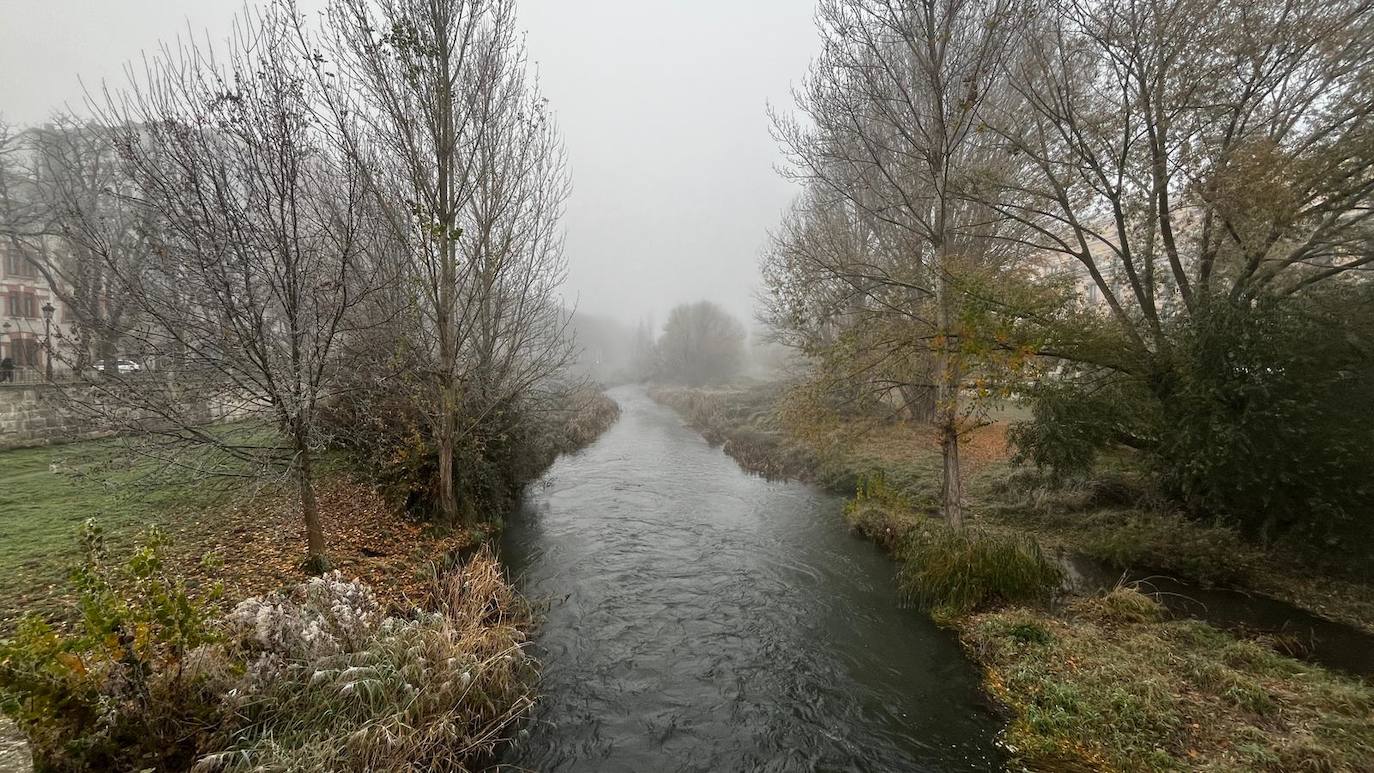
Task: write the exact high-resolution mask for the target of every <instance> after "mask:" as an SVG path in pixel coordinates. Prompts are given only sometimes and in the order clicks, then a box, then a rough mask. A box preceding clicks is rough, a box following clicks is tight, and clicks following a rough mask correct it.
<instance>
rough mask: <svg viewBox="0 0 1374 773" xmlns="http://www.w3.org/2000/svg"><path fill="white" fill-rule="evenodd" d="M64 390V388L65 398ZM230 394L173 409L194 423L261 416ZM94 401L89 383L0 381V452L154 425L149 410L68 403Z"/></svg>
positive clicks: (193, 400)
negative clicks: (73, 384)
mask: <svg viewBox="0 0 1374 773" xmlns="http://www.w3.org/2000/svg"><path fill="white" fill-rule="evenodd" d="M64 389H65V390H67V392H68V394H66V395H65V396H64V394H63V390H64ZM73 390H74V391H73ZM66 398H71V400H70V401H69V400H68V399H66ZM232 398H233V396H232V395H224V394H220V395H217V396H216V398H214V399H211V400H206V399H204V398H201V399H198V400H196V399H188V400H187V401H186V402H183V403H181V404H180V405H179V406H178V408H177V413H178V414H179V415H181V416H182V417H183V418H185V419H189V420H191V421H194V422H195V423H196V424H222V423H228V422H234V421H242V420H245V419H249V418H252V417H254V416H260V415H262V412H261V411H255V410H253V409H254V408H256V407H257V406H254V405H253V404H252V402H251V401H248V400H246V399H232ZM97 399H99V398H97V397H96V396H95V391H94V390H93V389H92V388H91V387H83V386H72V385H67V386H64V387H54V386H51V385H47V384H0V450H6V449H10V448H30V447H33V446H45V445H52V444H54V443H72V442H75V441H78V440H94V439H95V438H101V437H109V436H111V435H113V434H115V433H116V430H118V431H120V432H138V431H140V428H145V427H147V426H149V425H151V424H155V423H159V422H158V421H157V420H156V419H155V418H154V417H153V415H152V414H148V413H142V412H140V411H139V410H138V409H137V408H135V407H133V406H132V405H118V406H115V407H114V409H113V410H107V409H108V408H109V407H110V406H108V405H107V406H105V408H101V409H98V410H91V409H90V406H89V405H88V406H87V409H86V410H77V409H74V408H73V407H72V403H73V402H75V403H76V404H78V405H80V404H83V403H85V404H90V403H92V402H93V401H95V400H97ZM107 399H111V398H107ZM94 417H103V418H94Z"/></svg>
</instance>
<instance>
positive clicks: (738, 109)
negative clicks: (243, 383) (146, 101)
mask: <svg viewBox="0 0 1374 773" xmlns="http://www.w3.org/2000/svg"><path fill="white" fill-rule="evenodd" d="M322 6H323V2H322V0H307V1H306V2H303V3H302V7H303V8H304V9H306V10H308V11H312V12H314V11H317V10H318V9H319V8H320V7H322ZM238 8H239V6H237V5H236V4H234V3H227V2H222V0H119V1H118V2H96V1H95V0H0V72H3V77H0V115H4V116H5V118H6V119H7V120H9V121H10V122H11V123H15V124H21V125H22V124H32V123H37V122H41V121H43V120H44V119H45V118H46V117H47V116H48V115H49V114H50V113H51V112H52V111H53V110H54V109H57V108H60V107H61V106H63V105H64V104H70V105H73V106H74V107H79V106H80V104H81V102H82V99H83V97H82V93H83V92H82V87H81V81H82V80H84V82H85V83H86V84H87V85H88V86H91V85H96V84H99V82H100V81H101V80H102V79H104V80H107V81H109V82H110V83H112V84H115V85H118V84H120V83H122V82H123V80H124V75H123V72H124V69H123V68H124V66H125V64H126V63H128V62H130V61H135V62H136V60H137V59H138V58H139V57H140V55H141V52H143V51H151V50H153V49H154V48H156V46H157V45H158V42H159V41H161V40H171V39H173V38H174V37H175V36H177V35H178V34H185V33H186V32H187V31H188V30H191V31H194V32H196V33H197V34H198V35H202V36H204V35H208V37H209V38H210V39H211V40H216V39H219V38H222V37H223V36H225V34H226V33H227V31H228V29H229V27H230V25H231V22H232V18H233V16H234V13H235V11H236V10H238ZM520 17H521V21H522V25H523V26H524V27H525V28H526V29H527V30H528V44H529V51H530V55H531V57H532V59H533V60H534V61H536V62H537V63H538V68H539V71H540V74H541V78H542V82H543V89H544V92H545V94H546V96H547V97H548V98H549V99H550V101H551V103H552V105H553V107H554V109H555V110H556V112H557V115H558V120H559V122H560V124H561V126H562V129H563V132H564V137H565V139H566V142H567V148H568V155H569V160H570V167H571V171H572V176H573V186H574V191H573V196H572V199H571V201H570V202H569V206H568V212H567V216H566V218H565V221H564V224H565V227H566V230H567V257H568V263H569V277H568V281H567V283H566V286H565V288H564V293H565V298H564V301H565V303H567V304H569V305H575V306H576V307H577V308H578V309H579V310H580V311H583V312H585V313H589V314H595V315H600V316H606V317H611V318H614V319H617V320H620V321H621V322H623V323H627V324H632V323H635V322H636V321H638V320H640V319H644V318H647V317H650V316H653V317H655V318H656V319H657V320H659V321H660V322H661V321H662V319H663V317H664V315H665V314H666V313H667V310H668V309H669V308H670V307H672V306H673V305H675V304H677V303H681V302H687V301H694V300H698V299H701V298H710V299H713V300H715V301H717V302H719V303H720V304H721V305H723V306H724V307H725V308H727V309H728V310H730V311H731V312H732V313H734V314H735V315H737V316H739V317H740V318H742V319H745V320H748V319H750V318H751V316H752V311H751V309H752V296H753V293H754V291H755V289H756V284H757V277H758V271H757V258H758V253H759V250H760V248H761V247H762V245H763V242H764V239H765V237H766V233H767V229H768V228H769V227H771V226H772V224H774V223H776V222H777V219H778V216H779V213H780V212H781V210H782V209H783V207H784V206H785V205H786V204H787V202H788V201H789V200H790V199H791V198H792V196H793V195H794V188H793V186H792V185H791V184H790V183H788V182H787V181H785V180H783V179H781V178H780V177H779V176H778V174H777V172H776V169H775V167H776V165H777V163H778V161H779V160H780V157H779V154H778V150H777V146H776V143H774V142H773V140H772V138H771V137H770V136H769V122H768V119H767V115H766V110H767V105H768V104H769V103H770V102H772V103H774V104H781V105H787V104H789V102H790V93H789V90H790V88H791V86H792V84H794V83H795V82H797V81H798V80H799V79H800V78H801V77H802V75H803V74H804V73H805V71H806V66H807V63H808V61H809V59H810V58H811V56H812V55H813V53H814V51H815V49H816V47H817V45H818V41H817V36H816V33H815V30H814V27H813V24H812V3H811V2H809V0H750V2H747V3H745V2H738V0H594V1H589V2H569V1H568V0H523V1H522V2H521V3H520Z"/></svg>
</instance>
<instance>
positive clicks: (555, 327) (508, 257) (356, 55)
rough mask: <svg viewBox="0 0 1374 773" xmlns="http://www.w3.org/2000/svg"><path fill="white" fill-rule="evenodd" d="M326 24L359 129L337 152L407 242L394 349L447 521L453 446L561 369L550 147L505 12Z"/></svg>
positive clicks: (429, 2)
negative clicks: (432, 456) (403, 306)
mask: <svg viewBox="0 0 1374 773" xmlns="http://www.w3.org/2000/svg"><path fill="white" fill-rule="evenodd" d="M329 28H330V30H331V33H332V38H331V40H330V41H329V44H328V46H327V50H328V51H329V52H330V56H331V57H333V59H334V60H336V62H337V65H338V69H339V71H340V73H341V74H342V78H341V80H342V81H343V83H342V85H341V86H340V88H339V89H338V90H337V91H336V92H335V96H334V99H333V106H334V110H335V115H336V116H338V117H339V118H340V119H341V120H342V119H343V118H345V117H347V118H350V119H354V120H356V121H357V122H358V125H359V126H360V127H361V131H358V132H350V131H344V132H342V140H343V145H344V147H345V148H347V149H348V150H349V152H350V153H353V154H355V155H356V156H357V157H359V158H360V159H364V158H365V159H366V161H365V164H366V166H367V168H368V169H369V175H368V180H369V184H370V188H371V190H372V192H373V193H374V194H375V195H376V196H377V197H378V200H379V202H380V206H381V207H382V208H383V209H384V210H385V211H386V212H388V214H389V218H388V222H389V224H390V225H391V228H392V235H393V237H394V238H395V239H396V240H398V242H400V243H401V244H403V245H405V251H406V254H407V266H408V269H409V275H410V279H411V281H410V286H411V287H413V288H414V294H413V304H412V305H411V306H410V308H411V311H412V314H413V317H412V318H413V324H412V325H411V329H410V331H409V333H408V336H407V341H406V342H405V343H404V347H405V349H406V351H407V352H408V353H409V356H410V357H411V358H413V360H414V363H415V368H414V373H416V374H417V375H418V378H415V379H413V380H412V381H411V383H409V384H408V388H407V389H406V390H405V391H406V393H407V395H408V396H409V397H410V398H412V402H413V403H414V404H415V406H416V407H417V408H418V409H419V410H420V411H421V412H422V413H423V414H424V415H425V417H426V421H427V422H428V424H429V427H430V430H431V431H432V433H433V436H434V439H435V443H436V445H437V450H438V469H439V505H440V510H441V512H442V514H443V515H444V516H445V518H447V519H448V520H449V521H450V522H457V521H458V520H460V518H461V517H462V515H461V513H460V508H459V497H458V491H457V488H456V485H455V469H454V468H455V458H454V451H455V445H456V443H457V442H458V441H459V440H460V439H461V438H462V437H463V436H464V433H466V432H469V431H471V430H472V429H474V428H475V427H476V426H478V425H479V424H481V423H482V422H483V421H485V420H486V419H487V418H489V417H490V416H492V415H494V414H495V413H497V412H499V411H504V410H507V409H509V408H510V403H511V402H512V401H513V400H515V399H517V398H520V397H522V396H527V395H528V394H529V393H530V391H531V390H532V389H533V388H535V387H536V386H537V385H539V384H540V383H541V382H543V381H545V380H546V379H548V378H549V377H550V376H552V375H553V374H555V373H557V372H558V371H559V370H560V369H561V368H562V367H563V365H565V364H566V363H567V362H568V361H569V359H570V358H571V354H572V349H571V345H570V343H569V341H568V338H567V336H566V335H565V331H566V325H567V317H566V316H565V315H562V314H561V313H560V310H559V308H558V306H557V305H556V304H555V303H554V302H553V297H552V295H553V291H554V290H555V289H556V287H557V286H558V285H559V284H560V283H561V282H562V279H563V274H564V263H563V256H562V237H561V233H560V232H559V230H558V222H559V219H560V217H561V215H562V210H563V205H564V201H565V200H566V197H567V194H568V182H567V175H566V172H565V168H564V161H563V151H562V145H561V140H560V138H559V135H558V132H557V130H556V127H555V125H554V124H553V122H552V121H551V120H550V118H549V116H548V114H547V108H546V107H545V104H544V100H543V99H542V98H541V97H540V95H539V93H538V90H537V87H536V85H535V84H534V83H533V82H532V81H531V79H530V78H529V76H528V74H527V70H528V65H527V62H526V58H525V53H524V48H523V44H522V42H521V40H520V37H519V35H518V33H517V30H516V27H515V6H514V3H513V2H510V0H384V1H383V2H380V3H375V4H374V3H371V2H365V0H338V2H336V3H335V4H334V5H332V6H331V8H330V11H329ZM324 59H325V58H324V57H323V56H320V59H319V65H318V69H319V70H320V71H323V68H324V67H327V66H331V65H332V64H333V62H331V63H325V62H324ZM322 77H324V78H329V77H331V76H329V75H328V74H326V75H324V76H322Z"/></svg>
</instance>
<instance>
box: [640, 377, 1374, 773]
mask: <svg viewBox="0 0 1374 773" xmlns="http://www.w3.org/2000/svg"><path fill="white" fill-rule="evenodd" d="M651 394H652V395H653V396H654V397H655V399H657V400H659V401H660V402H663V403H665V404H667V405H670V406H672V407H674V408H676V409H677V410H678V411H679V412H680V413H681V414H682V415H683V416H684V417H685V418H686V419H687V420H688V422H689V423H691V424H692V425H693V426H695V427H696V428H698V429H699V430H700V431H701V432H702V434H703V435H704V436H705V437H706V438H707V439H708V440H710V441H711V442H713V443H719V444H721V445H722V446H723V448H724V450H725V451H726V452H727V453H729V454H730V455H731V456H732V457H734V458H735V459H736V460H737V461H738V462H739V463H740V464H741V466H743V467H745V468H746V469H749V470H751V471H754V472H757V473H760V474H763V475H768V476H771V477H787V478H796V479H802V480H808V481H811V482H813V483H816V484H817V485H821V486H824V487H826V488H828V489H830V490H832V491H835V492H836V493H840V494H844V495H850V496H852V495H854V494H855V491H856V488H857V489H859V490H860V492H861V495H860V496H858V497H856V498H855V500H854V501H853V502H852V503H851V505H850V507H849V508H848V509H847V514H846V515H847V518H848V520H849V522H850V524H851V525H852V527H853V528H854V529H855V530H856V531H857V532H859V533H862V534H864V535H865V536H867V537H869V538H871V539H873V540H875V541H877V542H878V543H879V544H881V545H883V546H884V547H886V548H888V549H889V550H893V551H894V552H895V553H896V555H897V556H898V557H899V558H903V557H905V558H907V559H908V560H917V558H916V555H917V554H919V553H920V551H921V550H922V549H925V550H927V551H928V550H929V549H932V548H931V546H932V545H933V546H934V547H935V548H938V547H939V546H940V544H941V540H939V539H913V535H919V534H927V535H931V534H933V535H936V536H937V537H938V533H939V530H941V529H943V528H944V527H943V525H942V524H940V523H939V522H938V521H936V520H934V519H932V518H931V517H930V516H931V514H933V513H934V512H936V510H937V507H936V505H937V501H938V499H937V498H938V496H939V490H940V488H939V456H938V448H937V446H936V444H935V443H934V441H933V438H931V437H929V436H928V435H927V434H926V433H924V432H923V431H922V430H920V429H917V428H912V427H909V426H903V425H894V424H882V423H873V424H865V423H863V422H853V421H850V422H846V423H845V424H844V425H842V426H841V425H839V424H835V425H825V424H823V423H815V422H811V423H809V424H808V426H807V427H805V429H804V431H801V432H798V431H796V429H795V428H794V427H793V426H790V425H789V426H785V425H784V422H783V421H782V419H781V418H780V417H779V411H778V410H777V408H778V405H779V400H780V398H781V396H782V391H781V389H780V388H779V387H777V386H775V385H759V386H755V387H752V388H745V389H732V390H713V391H712V390H687V389H666V388H658V389H655V390H653V391H652V393H651ZM994 418H998V417H994ZM963 462H964V465H965V473H966V476H967V480H968V482H967V495H968V502H967V511H966V517H967V518H968V520H969V521H970V525H971V532H972V533H974V534H980V535H984V536H983V537H982V538H981V539H983V540H985V541H986V543H987V544H986V546H980V544H974V543H977V542H978V541H979V539H980V538H977V537H975V538H973V539H972V540H971V541H970V540H963V541H960V543H959V544H960V545H961V546H962V547H959V550H961V551H963V552H964V553H965V555H966V556H968V557H969V561H970V562H983V564H984V566H976V567H973V568H971V569H963V570H960V571H972V572H974V573H976V574H979V575H980V576H979V577H977V578H971V580H976V582H971V580H970V578H964V579H963V580H959V581H958V582H957V583H956V584H957V585H959V586H960V588H961V591H968V590H969V586H970V584H972V585H974V586H977V587H978V588H981V590H980V591H979V593H978V594H975V595H976V598H973V597H969V598H962V597H961V598H960V599H958V601H966V600H967V601H969V602H970V603H969V605H968V606H967V607H966V608H958V607H959V605H958V604H948V603H946V604H941V603H940V601H939V600H930V599H927V603H928V604H929V606H932V607H936V608H937V611H938V612H939V613H940V615H939V616H940V619H941V621H942V622H944V623H945V624H948V625H950V626H952V627H953V628H955V629H956V630H957V631H958V632H959V634H960V636H961V639H962V640H963V641H964V643H965V645H966V647H967V649H968V651H969V652H970V654H971V655H972V656H973V657H974V659H975V660H977V662H979V663H980V664H981V665H982V666H983V667H984V669H985V674H986V685H987V688H988V690H989V692H990V693H991V694H993V695H995V696H996V697H998V698H999V699H1000V700H1001V702H1002V703H1003V704H1004V705H1006V706H1007V708H1008V709H1009V712H1010V724H1009V727H1008V730H1007V735H1006V740H1007V742H1008V744H1009V746H1010V747H1012V749H1013V753H1014V756H1015V757H1016V759H1017V760H1019V761H1020V762H1022V763H1024V764H1026V765H1027V766H1029V767H1031V768H1033V769H1037V770H1054V771H1077V770H1085V771H1086V770H1123V771H1136V770H1140V771H1172V770H1180V771H1182V770H1237V771H1239V770H1275V771H1287V770H1320V771H1327V770H1330V771H1363V770H1370V769H1371V768H1370V767H1369V763H1368V762H1367V761H1368V760H1370V759H1374V732H1371V728H1374V691H1372V690H1371V688H1370V686H1369V684H1368V683H1366V682H1363V681H1361V680H1359V679H1356V678H1354V677H1350V676H1345V675H1342V674H1339V673H1335V672H1331V671H1328V670H1326V669H1322V668H1319V667H1317V666H1314V665H1311V664H1308V663H1304V662H1301V661H1298V660H1295V659H1292V658H1289V657H1285V656H1283V655H1281V654H1279V653H1278V652H1277V651H1276V649H1275V648H1276V646H1278V645H1279V644H1281V642H1278V641H1276V640H1270V639H1267V638H1266V637H1264V636H1253V635H1252V636H1246V637H1241V636H1238V635H1234V634H1231V633H1227V632H1224V631H1221V630H1218V629H1216V628H1214V627H1211V626H1208V625H1206V624H1204V623H1201V622H1196V621H1182V620H1168V619H1166V616H1165V615H1164V613H1163V611H1162V609H1161V608H1160V607H1158V605H1156V604H1155V603H1154V602H1153V601H1152V600H1150V599H1148V598H1146V597H1144V596H1142V595H1140V594H1139V593H1135V592H1133V591H1128V590H1118V591H1116V592H1114V593H1112V594H1110V595H1108V596H1106V597H1094V598H1087V599H1078V600H1077V601H1072V600H1071V602H1070V603H1068V604H1065V603H1062V601H1063V600H1062V599H1061V603H1058V604H1053V605H1051V604H1048V603H1030V602H1031V601H1032V600H1034V599H1035V598H1036V597H1037V596H1039V595H1042V594H1040V592H1039V589H1038V587H1043V586H1044V584H1045V583H1044V580H1043V579H1042V578H1041V577H1040V572H1039V571H1038V570H1037V569H1036V568H1035V566H1036V563H1035V559H1034V556H1035V555H1038V554H1039V552H1040V550H1043V551H1044V552H1046V553H1050V554H1052V553H1054V552H1055V551H1058V550H1067V551H1071V552H1074V553H1078V554H1083V555H1088V556H1092V557H1096V558H1099V559H1102V560H1105V561H1109V562H1112V563H1114V564H1116V565H1118V566H1121V567H1128V566H1130V567H1136V568H1149V569H1151V570H1154V571H1160V572H1165V573H1172V574H1175V575H1177V576H1180V577H1182V578H1187V579H1192V580H1197V581H1202V582H1204V583H1218V584H1226V585H1230V586H1234V587H1239V588H1246V589H1252V590H1257V591H1261V592H1264V593H1267V594H1269V595H1272V596H1275V597H1278V598H1281V599H1284V600H1287V601H1289V602H1290V603H1293V604H1295V605H1297V606H1299V607H1303V608H1305V609H1308V610H1311V611H1314V612H1317V613H1320V614H1324V615H1326V616H1328V617H1331V618H1335V619H1338V620H1342V621H1344V622H1348V623H1351V624H1354V625H1357V626H1360V627H1363V628H1365V629H1366V630H1374V593H1370V586H1369V585H1368V584H1367V583H1366V582H1364V581H1363V580H1362V579H1360V578H1358V577H1356V576H1352V575H1353V573H1352V572H1350V571H1349V570H1348V567H1346V566H1344V565H1343V564H1342V563H1341V562H1338V561H1331V562H1321V561H1316V562H1314V561H1312V557H1311V556H1310V554H1307V553H1306V552H1304V551H1299V550H1295V549H1291V548H1286V547H1285V546H1276V547H1271V548H1269V549H1267V550H1264V549H1261V548H1259V547H1257V546H1254V545H1252V544H1250V543H1248V542H1246V541H1245V540H1243V539H1241V538H1240V536H1239V535H1237V534H1236V533H1235V532H1233V531H1231V530H1229V529H1226V528H1223V527H1220V526H1208V525H1205V524H1198V523H1196V522H1194V521H1191V520H1188V519H1185V518H1183V517H1182V516H1180V515H1178V514H1177V513H1175V512H1173V511H1172V510H1171V509H1170V508H1169V507H1168V505H1167V503H1166V502H1165V501H1163V500H1162V498H1159V497H1156V496H1153V495H1151V493H1150V492H1149V489H1148V487H1146V486H1145V485H1144V484H1143V482H1142V479H1141V478H1140V477H1138V476H1136V475H1134V474H1133V473H1132V471H1131V470H1130V466H1129V464H1128V461H1127V460H1121V463H1120V464H1118V465H1116V466H1114V467H1113V468H1110V469H1108V470H1106V471H1105V472H1104V473H1103V474H1102V475H1100V476H1099V477H1097V478H1095V479H1093V480H1089V481H1082V482H1078V483H1076V484H1072V485H1068V486H1061V487H1052V486H1049V485H1047V483H1046V481H1044V480H1042V479H1040V478H1039V476H1037V475H1035V474H1033V473H1032V472H1031V471H1027V470H1020V469H1017V468H1015V467H1013V466H1012V465H1011V464H1010V462H1009V461H1008V454H1007V449H1006V441H1005V423H1004V422H1000V421H999V422H994V423H993V424H992V425H990V426H987V427H984V428H981V429H979V430H976V431H975V432H973V433H971V434H970V435H969V436H968V438H967V441H966V446H965V452H964V454H963ZM861 484H862V485H861ZM1027 539H1030V540H1034V543H1029V544H1030V546H1029V547H1025V546H1026V545H1027V544H1028V543H1026V542H1025V541H1026V540H1027ZM964 542H969V544H968V545H964ZM1013 559H1014V560H1013ZM920 568H921V567H912V566H910V565H908V566H907V568H905V569H904V570H903V571H902V572H901V573H899V575H900V579H901V581H902V583H903V584H904V585H905V586H907V588H906V589H907V591H908V593H911V592H912V591H913V590H918V591H919V590H920V589H921V587H920V584H921V583H925V587H926V588H935V589H938V588H939V587H940V585H941V583H943V582H945V580H946V579H947V578H945V577H940V576H938V574H939V568H938V567H936V568H935V569H934V570H933V571H934V572H935V574H936V575H937V576H934V577H931V576H922V575H921V573H920V572H919V571H914V570H917V569H920ZM955 579H958V578H957V577H956V578H955ZM913 583H914V584H915V587H913ZM946 584H947V583H946ZM1037 586H1038V587H1037ZM962 595H963V596H967V595H968V594H967V593H963V594H962ZM1008 602H1010V603H1013V604H1015V606H1011V607H1004V608H1000V609H999V608H998V606H999V605H1000V604H1005V603H1008Z"/></svg>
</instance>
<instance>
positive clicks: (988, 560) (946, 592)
mask: <svg viewBox="0 0 1374 773" xmlns="http://www.w3.org/2000/svg"><path fill="white" fill-rule="evenodd" d="M897 556H898V558H899V559H900V560H901V562H902V563H901V568H900V569H899V570H898V584H899V585H900V587H901V590H902V593H903V594H904V595H905V596H906V598H907V599H908V600H910V601H911V602H912V603H914V604H915V605H916V606H918V607H920V608H921V609H925V610H928V611H931V612H934V613H935V614H936V615H938V616H942V617H957V616H960V615H965V614H968V613H970V612H975V611H979V610H984V609H990V608H993V607H996V606H998V605H1000V604H1004V603H1010V604H1024V603H1035V602H1040V601H1045V600H1047V599H1048V598H1049V597H1050V596H1051V595H1052V594H1053V593H1054V591H1055V590H1056V589H1057V588H1058V587H1059V585H1060V582H1061V579H1062V578H1061V573H1060V571H1059V567H1058V566H1056V565H1055V564H1054V562H1052V561H1050V560H1049V559H1047V558H1046V557H1045V555H1044V554H1043V553H1042V552H1041V550H1040V546H1039V545H1038V544H1037V543H1036V542H1035V540H1034V539H1032V538H1030V537H1026V536H1022V535H1001V534H990V533H986V532H982V531H979V530H977V529H952V528H949V527H947V526H945V525H944V524H941V523H936V522H934V521H927V522H926V523H924V524H922V525H921V526H919V527H917V528H915V529H913V530H911V531H910V532H909V533H908V534H907V536H906V538H905V539H904V540H903V541H902V544H901V545H900V546H899V548H898V553H897Z"/></svg>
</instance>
